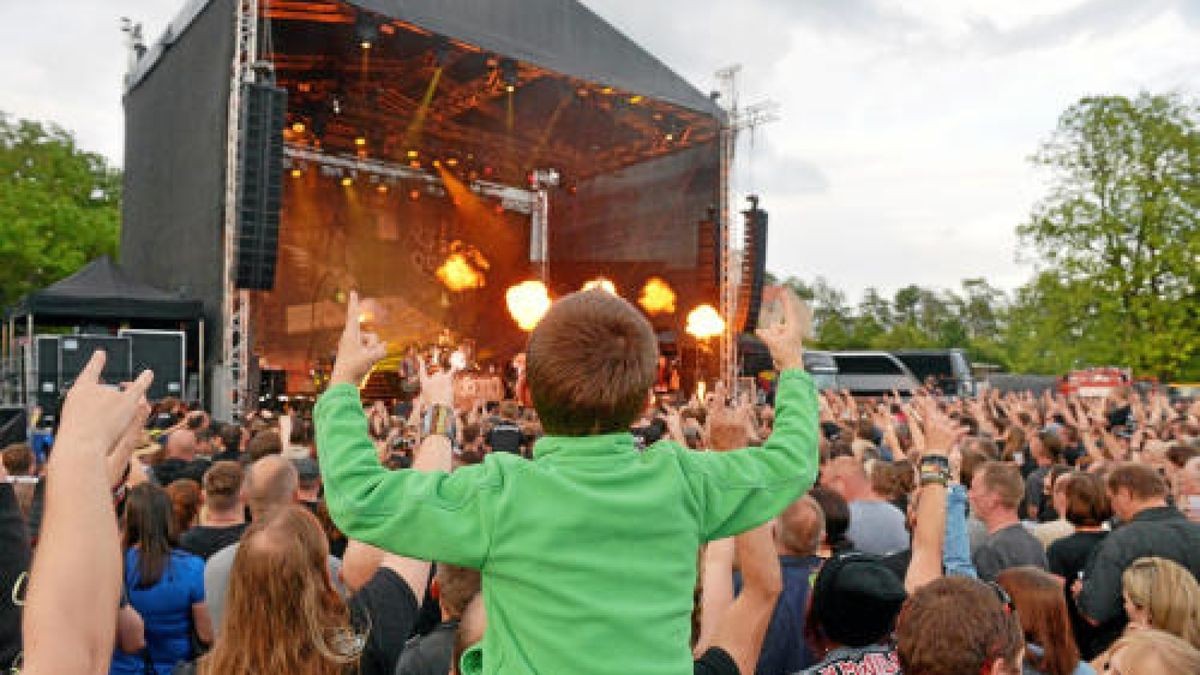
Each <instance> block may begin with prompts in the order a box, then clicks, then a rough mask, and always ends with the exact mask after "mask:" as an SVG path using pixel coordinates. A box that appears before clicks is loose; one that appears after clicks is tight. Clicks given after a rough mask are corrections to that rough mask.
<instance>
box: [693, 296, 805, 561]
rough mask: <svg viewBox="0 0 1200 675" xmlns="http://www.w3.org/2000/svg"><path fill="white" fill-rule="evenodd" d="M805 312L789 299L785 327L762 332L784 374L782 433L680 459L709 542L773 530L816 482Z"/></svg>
mask: <svg viewBox="0 0 1200 675" xmlns="http://www.w3.org/2000/svg"><path fill="white" fill-rule="evenodd" d="M804 311H805V310H804V309H803V308H802V306H801V305H800V301H799V300H798V299H796V297H795V296H794V295H793V294H791V293H787V294H786V295H785V300H784V317H785V318H784V322H783V323H782V324H780V325H777V326H771V327H769V328H765V329H759V331H758V334H759V337H760V338H761V339H762V341H763V342H764V343H766V345H767V348H768V349H770V351H771V356H772V358H773V359H774V360H775V366H776V368H778V369H779V371H780V373H779V389H778V392H777V394H776V409H775V428H774V430H773V431H772V433H771V435H770V437H768V438H767V440H766V442H765V443H763V445H762V447H761V448H751V449H745V450H735V451H733V452H706V453H683V454H681V455H680V461H681V463H682V465H683V469H684V471H685V473H686V475H687V477H688V480H689V481H690V483H691V485H692V490H693V493H694V494H696V496H697V502H698V503H699V505H700V508H701V509H702V511H703V522H702V535H703V537H704V538H705V539H706V540H712V539H720V538H723V537H727V536H730V535H734V534H738V533H739V532H744V531H745V530H748V529H750V528H752V527H755V526H757V525H761V524H762V523H765V522H766V521H768V520H770V519H771V518H773V517H775V516H776V515H778V514H779V512H780V511H782V510H783V509H784V508H785V507H787V505H788V504H790V503H792V501H794V500H795V499H796V497H798V496H800V494H801V493H803V492H804V491H805V490H807V489H808V488H810V487H812V484H813V481H814V480H816V476H817V463H818V440H817V438H818V428H817V392H816V388H815V387H814V386H813V382H812V379H811V378H810V377H809V376H808V374H807V373H805V372H804V370H803V365H804V364H803V331H804V326H805V325H806V324H805V322H804V320H803V318H802V314H803V312H804ZM710 414H711V411H710ZM710 440H711V439H710Z"/></svg>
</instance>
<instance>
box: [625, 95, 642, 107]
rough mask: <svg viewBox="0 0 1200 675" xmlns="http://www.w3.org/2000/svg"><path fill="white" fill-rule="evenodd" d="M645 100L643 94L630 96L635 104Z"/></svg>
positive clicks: (630, 99) (630, 100) (631, 101)
mask: <svg viewBox="0 0 1200 675" xmlns="http://www.w3.org/2000/svg"><path fill="white" fill-rule="evenodd" d="M643 100H645V98H644V97H643V96H642V95H641V94H636V95H634V96H630V97H629V102H630V103H632V104H633V105H637V104H639V103H641V102H642V101H643Z"/></svg>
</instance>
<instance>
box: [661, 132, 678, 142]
mask: <svg viewBox="0 0 1200 675" xmlns="http://www.w3.org/2000/svg"><path fill="white" fill-rule="evenodd" d="M663 138H664V139H665V140H666V141H667V142H668V143H670V142H671V141H673V140H675V134H672V133H670V132H668V133H667V135H666V136H663Z"/></svg>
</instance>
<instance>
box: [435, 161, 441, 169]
mask: <svg viewBox="0 0 1200 675" xmlns="http://www.w3.org/2000/svg"><path fill="white" fill-rule="evenodd" d="M441 166H442V162H441V160H438V159H435V160H433V168H435V169H438V168H441Z"/></svg>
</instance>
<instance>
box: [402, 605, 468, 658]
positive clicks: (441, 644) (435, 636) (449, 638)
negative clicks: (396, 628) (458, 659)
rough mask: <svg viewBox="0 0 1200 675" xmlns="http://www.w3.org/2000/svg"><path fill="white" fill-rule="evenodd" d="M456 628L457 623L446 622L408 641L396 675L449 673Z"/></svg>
mask: <svg viewBox="0 0 1200 675" xmlns="http://www.w3.org/2000/svg"><path fill="white" fill-rule="evenodd" d="M434 604H437V603H434ZM457 628H458V622H457V621H447V622H444V623H441V624H438V626H437V628H434V629H433V630H432V631H430V632H429V633H426V634H425V635H418V636H417V637H415V638H413V639H412V640H409V642H408V644H407V645H405V647H404V653H403V654H401V655H400V663H399V664H398V665H397V666H396V675H446V673H448V672H450V659H451V657H452V656H453V653H454V631H455V630H457Z"/></svg>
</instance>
